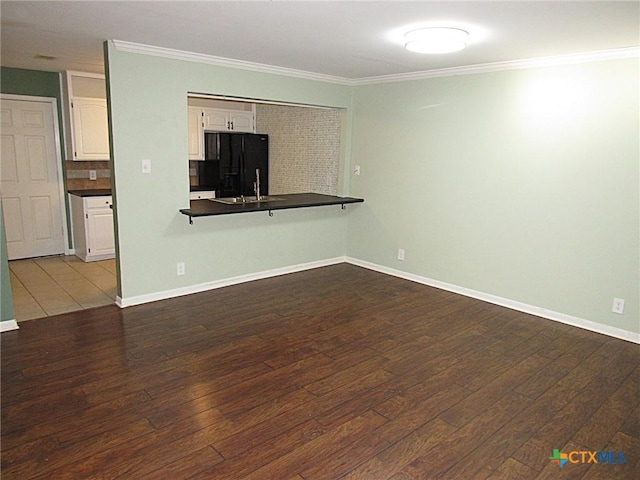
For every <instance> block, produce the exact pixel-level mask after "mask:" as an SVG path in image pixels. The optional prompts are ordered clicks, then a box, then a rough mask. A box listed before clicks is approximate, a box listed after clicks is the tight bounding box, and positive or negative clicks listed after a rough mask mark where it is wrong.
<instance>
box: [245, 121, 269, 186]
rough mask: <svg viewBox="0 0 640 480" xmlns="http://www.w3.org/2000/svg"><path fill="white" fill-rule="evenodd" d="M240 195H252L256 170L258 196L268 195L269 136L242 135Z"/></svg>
mask: <svg viewBox="0 0 640 480" xmlns="http://www.w3.org/2000/svg"><path fill="white" fill-rule="evenodd" d="M242 141H243V160H244V165H243V172H242V173H243V175H242V177H243V178H242V195H253V194H254V189H253V183H254V182H255V181H256V169H258V168H259V169H260V194H261V195H268V194H269V136H268V135H260V134H244V135H242Z"/></svg>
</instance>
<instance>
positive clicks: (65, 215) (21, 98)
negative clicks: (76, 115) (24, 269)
mask: <svg viewBox="0 0 640 480" xmlns="http://www.w3.org/2000/svg"><path fill="white" fill-rule="evenodd" d="M0 100H14V101H18V102H38V103H50V104H51V106H52V107H53V136H54V142H55V155H56V173H57V175H58V196H59V202H60V208H61V213H62V215H61V217H62V235H63V237H64V254H65V255H71V254H72V253H73V251H72V250H71V248H70V247H69V228H68V224H69V212H68V209H67V202H66V198H65V197H66V195H65V188H64V168H63V165H62V144H61V143H60V123H59V122H58V115H59V114H60V111H59V110H58V100H57V99H56V98H55V97H36V96H31V95H15V94H10V93H1V94H0Z"/></svg>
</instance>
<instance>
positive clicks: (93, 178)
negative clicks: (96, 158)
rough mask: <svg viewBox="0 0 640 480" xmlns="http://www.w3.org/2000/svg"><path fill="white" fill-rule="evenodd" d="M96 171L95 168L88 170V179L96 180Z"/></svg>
mask: <svg viewBox="0 0 640 480" xmlns="http://www.w3.org/2000/svg"><path fill="white" fill-rule="evenodd" d="M97 179H98V173H97V172H96V171H95V170H89V180H97Z"/></svg>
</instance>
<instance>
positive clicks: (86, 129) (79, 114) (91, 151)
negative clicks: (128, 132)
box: [71, 98, 109, 160]
mask: <svg viewBox="0 0 640 480" xmlns="http://www.w3.org/2000/svg"><path fill="white" fill-rule="evenodd" d="M71 116H72V119H73V142H74V149H73V150H74V158H73V159H74V160H109V124H108V120H107V101H106V100H103V99H101V98H75V99H73V100H72V101H71Z"/></svg>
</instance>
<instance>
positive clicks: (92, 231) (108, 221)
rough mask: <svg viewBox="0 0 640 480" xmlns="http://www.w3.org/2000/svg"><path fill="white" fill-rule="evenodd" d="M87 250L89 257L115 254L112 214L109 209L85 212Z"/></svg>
mask: <svg viewBox="0 0 640 480" xmlns="http://www.w3.org/2000/svg"><path fill="white" fill-rule="evenodd" d="M87 213H88V214H87V217H88V218H87V250H88V254H89V255H90V256H95V255H109V254H113V253H114V252H115V240H114V235H113V212H112V211H111V209H104V208H102V209H89V210H87Z"/></svg>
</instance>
